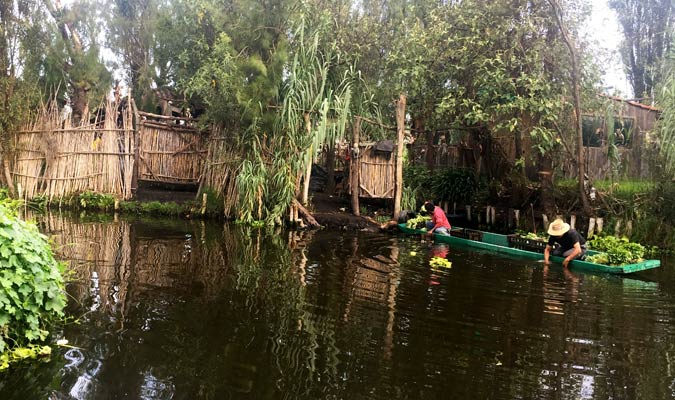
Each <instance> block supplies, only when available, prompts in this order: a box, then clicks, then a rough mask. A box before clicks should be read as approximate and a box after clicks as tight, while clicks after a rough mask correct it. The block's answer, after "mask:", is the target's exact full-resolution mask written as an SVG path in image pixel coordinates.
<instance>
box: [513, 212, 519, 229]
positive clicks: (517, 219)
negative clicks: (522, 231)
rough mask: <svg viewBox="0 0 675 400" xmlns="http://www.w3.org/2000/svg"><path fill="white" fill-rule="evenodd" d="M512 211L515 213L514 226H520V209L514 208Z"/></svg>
mask: <svg viewBox="0 0 675 400" xmlns="http://www.w3.org/2000/svg"><path fill="white" fill-rule="evenodd" d="M514 213H515V214H516V215H515V217H516V228H518V227H519V226H520V210H514Z"/></svg>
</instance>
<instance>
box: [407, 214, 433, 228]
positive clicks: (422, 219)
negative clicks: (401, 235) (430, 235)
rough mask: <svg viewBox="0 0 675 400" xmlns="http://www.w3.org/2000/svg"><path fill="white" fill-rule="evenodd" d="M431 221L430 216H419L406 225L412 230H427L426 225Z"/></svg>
mask: <svg viewBox="0 0 675 400" xmlns="http://www.w3.org/2000/svg"><path fill="white" fill-rule="evenodd" d="M428 221H431V217H430V216H428V215H418V216H417V217H415V218H410V219H409V220H408V221H406V223H405V225H406V226H407V227H408V228H410V229H426V223H427V222H428Z"/></svg>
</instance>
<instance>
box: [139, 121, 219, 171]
mask: <svg viewBox="0 0 675 400" xmlns="http://www.w3.org/2000/svg"><path fill="white" fill-rule="evenodd" d="M138 114H139V116H140V117H141V119H140V123H139V135H138V140H139V145H138V148H139V161H140V163H139V166H138V167H139V168H138V174H139V175H138V178H139V179H141V180H146V181H155V182H163V183H185V184H197V183H199V181H200V178H201V175H202V173H203V168H204V164H205V162H206V160H207V153H208V150H207V149H206V144H207V137H206V135H205V134H204V133H202V132H201V131H199V130H198V129H197V128H195V127H193V126H190V125H189V123H190V121H191V120H188V119H185V118H176V117H167V116H162V115H155V114H150V113H143V112H139V113H138Z"/></svg>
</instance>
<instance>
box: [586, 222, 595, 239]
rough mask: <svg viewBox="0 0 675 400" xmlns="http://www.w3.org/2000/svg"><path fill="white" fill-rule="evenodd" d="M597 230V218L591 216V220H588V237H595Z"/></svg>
mask: <svg viewBox="0 0 675 400" xmlns="http://www.w3.org/2000/svg"><path fill="white" fill-rule="evenodd" d="M594 231H595V218H591V220H590V221H588V235H586V238H587V239H590V238H591V237H593V232H594Z"/></svg>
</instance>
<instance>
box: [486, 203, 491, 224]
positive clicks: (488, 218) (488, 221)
mask: <svg viewBox="0 0 675 400" xmlns="http://www.w3.org/2000/svg"><path fill="white" fill-rule="evenodd" d="M490 215H491V214H490V206H486V207H485V223H486V224H488V225H490V224H491V221H490Z"/></svg>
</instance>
